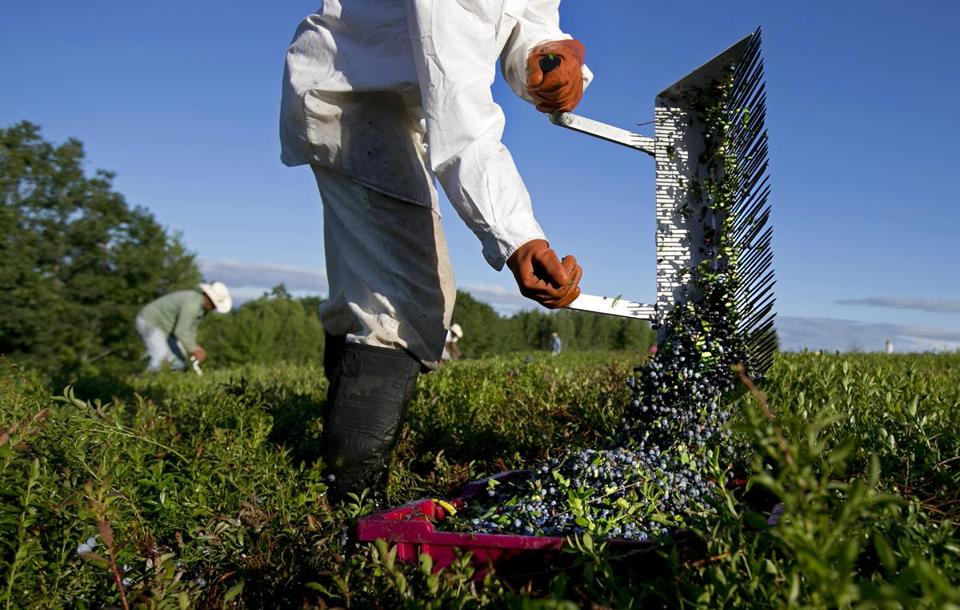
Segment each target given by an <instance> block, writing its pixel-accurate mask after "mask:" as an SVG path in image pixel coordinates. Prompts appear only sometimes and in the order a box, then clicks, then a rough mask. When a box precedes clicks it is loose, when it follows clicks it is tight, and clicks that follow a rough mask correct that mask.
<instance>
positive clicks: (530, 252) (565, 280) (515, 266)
mask: <svg viewBox="0 0 960 610" xmlns="http://www.w3.org/2000/svg"><path fill="white" fill-rule="evenodd" d="M507 267H509V268H510V271H512V272H513V277H514V278H516V280H517V286H519V287H520V294H522V295H523V296H525V297H527V298H528V299H533V300H534V301H536V302H537V303H540V304H541V305H543V306H544V307H547V308H549V309H558V308H560V307H566V306H567V305H569V304H570V303H572V302H573V300H574V299H576V298H577V297H578V296H580V278H581V276H582V275H583V269H581V268H580V265H578V264H577V259H576V258H574V257H573V256H564V257H563V260H562V261H561V260H559V259H558V258H557V253H556V252H554V251H553V250H552V249H551V248H550V244H548V243H547V242H546V241H544V240H542V239H534V240H531V241H528V242H527V243H525V244H523V245H522V246H520V247H519V248H517V251H516V252H514V253H513V254H512V255H511V256H510V258H508V259H507Z"/></svg>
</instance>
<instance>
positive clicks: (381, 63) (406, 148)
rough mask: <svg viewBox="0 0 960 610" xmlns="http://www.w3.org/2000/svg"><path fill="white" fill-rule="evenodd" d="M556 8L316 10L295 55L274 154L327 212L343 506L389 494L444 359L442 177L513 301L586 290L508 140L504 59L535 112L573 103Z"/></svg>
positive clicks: (447, 292)
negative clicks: (389, 481) (409, 414)
mask: <svg viewBox="0 0 960 610" xmlns="http://www.w3.org/2000/svg"><path fill="white" fill-rule="evenodd" d="M558 8H559V0H501V1H498V2H490V1H488V0H362V1H361V0H324V3H323V7H322V8H321V9H319V10H318V11H317V12H316V13H314V14H311V15H309V16H308V17H307V18H306V19H304V21H303V22H302V23H301V24H300V27H299V28H298V29H297V32H296V34H295V35H294V38H293V41H292V42H291V44H290V47H289V49H288V50H287V55H286V66H285V71H284V79H283V99H282V105H281V106H282V107H281V117H280V138H281V145H282V153H281V157H282V161H283V162H284V163H285V164H287V165H310V166H311V168H312V169H313V172H314V174H315V176H316V180H317V185H318V187H319V189H320V195H321V198H322V200H323V207H324V244H325V249H326V264H327V279H328V281H329V284H330V298H329V300H327V301H326V302H325V303H324V304H323V306H322V307H321V310H320V317H321V320H322V322H323V326H324V329H325V331H326V334H327V343H326V347H325V350H324V369H325V373H326V376H327V378H328V380H329V382H330V390H329V392H328V401H327V409H326V412H325V414H324V419H325V421H324V438H323V444H324V446H323V454H324V462H325V464H326V467H327V469H328V470H327V472H328V480H329V481H330V483H331V492H332V495H333V496H340V497H343V495H344V494H345V493H347V492H350V491H360V490H361V489H363V488H368V487H372V488H375V489H377V488H379V487H380V486H382V485H383V483H384V482H385V475H386V472H385V468H386V463H387V461H388V459H389V454H390V452H391V451H392V448H393V445H394V443H395V441H396V439H397V436H398V432H399V429H400V426H401V424H402V421H403V415H404V411H405V408H406V405H407V403H408V402H409V400H410V398H411V396H412V393H413V390H414V388H415V385H416V379H417V376H418V374H419V373H420V372H421V370H430V369H432V368H435V367H436V364H437V361H438V360H439V359H440V356H441V353H442V350H443V346H444V338H445V334H446V330H445V329H446V328H447V327H448V326H449V324H450V318H451V314H452V311H453V302H454V297H455V288H454V284H453V275H452V272H451V269H450V262H449V260H448V256H447V246H446V242H445V240H444V236H443V232H442V230H441V225H440V215H439V211H438V203H437V192H436V190H435V188H434V179H437V180H439V182H440V184H441V186H442V187H443V189H444V192H445V193H446V195H447V197H448V198H449V200H450V202H451V203H452V204H453V206H454V208H455V209H456V210H457V213H458V214H459V215H460V217H461V218H462V219H463V221H464V222H465V223H466V224H467V225H468V226H469V227H470V228H471V229H472V230H473V232H474V233H475V234H476V235H477V237H478V238H479V239H480V243H481V244H482V250H483V255H484V257H485V258H486V260H487V262H488V263H489V264H490V265H491V266H492V267H493V268H495V269H497V270H500V269H502V268H503V266H504V265H507V266H508V268H509V269H510V270H511V271H512V272H513V274H514V276H515V278H516V280H517V284H518V286H519V289H520V292H521V293H522V294H523V295H525V296H527V297H529V298H531V299H533V300H535V301H537V302H538V303H540V304H542V305H544V306H546V307H549V308H557V307H564V306H566V305H568V304H569V303H570V302H572V301H573V300H574V299H575V298H576V297H577V296H578V295H579V293H580V290H579V282H580V277H581V274H582V270H581V269H580V267H579V265H577V262H576V259H575V258H574V257H573V256H567V257H564V258H563V259H562V260H560V259H559V258H558V256H557V255H556V253H555V252H554V251H553V250H552V249H551V248H550V247H549V244H548V242H547V241H546V238H545V236H544V233H543V231H542V229H541V228H540V225H539V224H537V221H536V219H535V218H534V215H533V210H532V207H531V202H530V196H529V194H528V193H527V189H526V187H525V186H524V184H523V181H522V180H521V178H520V175H519V174H518V172H517V168H516V166H515V165H514V162H513V158H512V157H511V156H510V153H509V151H508V150H507V149H506V148H505V147H504V145H503V144H502V142H501V135H502V133H503V128H504V116H503V112H502V111H501V109H500V107H499V106H498V105H497V104H496V102H494V100H493V96H492V93H491V85H492V84H493V81H494V76H495V71H496V64H497V61H500V63H501V67H502V71H503V74H504V76H505V77H506V80H507V82H508V83H509V84H510V86H511V88H512V89H513V90H514V91H515V92H516V93H517V94H518V95H520V96H521V97H523V98H525V99H527V100H528V101H531V102H532V103H534V104H536V107H537V109H538V110H540V111H541V112H553V111H569V110H571V109H572V108H573V107H574V106H576V104H577V103H578V102H579V101H580V97H581V96H582V94H583V88H584V87H585V86H586V84H587V83H588V82H589V79H590V72H589V70H587V68H586V67H585V66H584V65H583V59H584V48H583V45H582V44H580V43H579V42H578V41H576V40H573V39H571V37H570V36H569V35H567V34H565V33H564V32H563V31H561V30H560V27H559V16H558Z"/></svg>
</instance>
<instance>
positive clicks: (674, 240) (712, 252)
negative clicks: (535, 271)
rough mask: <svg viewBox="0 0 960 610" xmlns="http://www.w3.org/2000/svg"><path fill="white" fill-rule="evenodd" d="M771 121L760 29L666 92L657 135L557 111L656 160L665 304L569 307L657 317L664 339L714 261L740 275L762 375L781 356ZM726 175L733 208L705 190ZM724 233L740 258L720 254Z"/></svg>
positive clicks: (752, 366) (750, 361) (742, 307)
mask: <svg viewBox="0 0 960 610" xmlns="http://www.w3.org/2000/svg"><path fill="white" fill-rule="evenodd" d="M708 112H715V113H716V112H719V113H720V116H721V121H722V123H723V125H724V127H725V129H724V132H725V138H724V139H725V141H724V142H721V143H717V142H711V141H709V140H710V132H709V131H708V130H705V125H706V123H707V118H706V115H707V113H708ZM765 118H766V92H765V87H764V76H763V59H762V57H761V55H760V30H759V29H758V30H757V31H756V32H754V33H753V34H750V35H749V36H746V37H745V38H743V39H742V40H740V41H739V42H737V43H736V44H734V45H733V46H731V47H730V48H729V49H727V50H726V51H724V52H723V53H721V54H720V55H718V56H717V57H715V58H714V59H712V60H710V61H709V62H707V63H706V64H704V65H703V66H701V67H700V68H698V69H696V70H694V71H693V72H692V73H690V74H689V75H687V76H686V77H684V78H682V79H681V80H679V81H677V82H676V83H674V84H673V85H671V86H669V87H667V88H666V89H664V90H663V91H661V92H660V94H659V95H657V98H656V104H655V114H654V125H655V137H653V138H650V137H646V136H642V135H639V134H636V133H632V132H630V131H627V130H625V129H620V128H618V127H614V126H612V125H607V124H605V123H601V122H599V121H594V120H592V119H588V118H585V117H582V116H577V115H575V114H570V113H555V114H553V115H552V116H551V120H552V121H553V122H554V123H555V124H557V125H560V126H561V127H565V128H567V129H571V130H573V131H578V132H580V133H584V134H587V135H590V136H594V137H597V138H600V139H603V140H606V141H608V142H613V143H616V144H620V145H622V146H626V147H628V148H632V149H634V150H638V151H641V152H644V153H646V154H648V155H650V156H651V157H653V158H654V159H655V161H656V217H657V232H656V247H657V292H656V303H655V304H647V303H639V302H636V301H630V300H626V299H622V298H619V297H615V298H614V297H603V296H595V295H588V294H582V295H580V297H579V298H577V300H575V301H574V302H573V303H572V304H571V305H570V306H569V307H570V308H571V309H577V310H581V311H589V312H594V313H602V314H607V315H615V316H621V317H627V318H634V319H641V320H649V321H650V322H651V323H652V324H653V325H654V326H655V327H658V328H659V329H660V337H661V339H663V337H664V333H665V331H666V329H665V328H664V326H663V321H664V319H665V317H666V316H667V314H668V313H669V312H670V310H671V309H673V308H675V307H678V306H684V305H686V304H687V303H689V302H691V301H693V300H695V299H697V297H698V291H697V289H696V286H695V285H694V283H693V282H692V280H691V271H692V270H693V269H695V268H697V267H698V266H699V265H701V263H703V262H704V261H707V263H708V264H709V265H710V266H711V267H712V268H713V270H714V271H722V272H725V273H729V274H730V275H732V276H733V280H734V282H733V285H734V286H735V289H734V294H733V296H734V303H735V308H736V311H737V314H738V315H737V317H738V327H737V329H736V330H737V332H739V333H740V336H741V338H742V340H743V342H744V344H745V347H746V354H747V362H746V363H745V364H746V365H747V370H748V371H749V372H750V374H751V375H752V376H754V377H760V376H762V375H763V373H764V372H766V370H767V369H768V368H769V367H770V365H771V363H772V361H773V352H774V350H775V349H776V335H775V333H774V330H773V324H774V315H775V314H774V311H773V303H774V295H773V285H774V276H773V269H772V266H771V265H772V261H773V253H772V251H771V248H770V242H771V239H772V236H773V229H772V227H768V226H766V225H767V222H768V220H769V218H770V205H769V194H770V186H769V181H768V175H767V131H766V128H765V126H764V120H765ZM718 173H719V174H722V176H723V177H730V176H732V177H734V178H735V180H734V181H733V183H734V184H735V188H734V189H733V192H732V193H731V194H730V195H731V198H732V201H729V202H728V205H726V206H719V205H717V203H718V202H717V201H716V199H717V193H714V192H711V191H710V189H709V188H703V185H704V184H705V183H707V182H708V181H713V182H714V183H715V182H716V181H717V180H718V179H719V178H721V176H719V175H718ZM720 231H725V232H726V238H727V240H726V241H727V242H728V243H732V244H733V249H734V252H732V253H731V252H723V253H722V252H720V251H719V250H718V248H716V247H715V246H716V243H717V241H718V240H717V235H718V233H719V232H720Z"/></svg>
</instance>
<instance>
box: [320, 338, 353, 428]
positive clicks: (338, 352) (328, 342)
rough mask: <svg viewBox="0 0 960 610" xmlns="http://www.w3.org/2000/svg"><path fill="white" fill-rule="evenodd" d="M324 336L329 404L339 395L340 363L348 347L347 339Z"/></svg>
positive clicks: (324, 358) (325, 371)
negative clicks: (345, 346)
mask: <svg viewBox="0 0 960 610" xmlns="http://www.w3.org/2000/svg"><path fill="white" fill-rule="evenodd" d="M323 336H324V341H323V374H324V375H325V376H326V378H327V384H328V385H327V403H328V404H329V403H331V402H333V397H334V396H335V395H336V393H337V385H338V384H339V382H340V363H341V362H342V360H343V346H344V345H346V342H347V338H346V337H344V336H337V335H331V334H330V333H327V332H325V333H324V334H323ZM324 413H326V412H324ZM324 417H326V415H324Z"/></svg>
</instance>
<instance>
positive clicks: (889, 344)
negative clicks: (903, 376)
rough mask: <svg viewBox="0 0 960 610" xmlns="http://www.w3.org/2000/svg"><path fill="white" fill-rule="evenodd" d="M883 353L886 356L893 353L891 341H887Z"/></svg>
mask: <svg viewBox="0 0 960 610" xmlns="http://www.w3.org/2000/svg"><path fill="white" fill-rule="evenodd" d="M884 351H885V352H887V353H888V354H892V353H893V341H891V340H889V339H887V343H886V345H885V346H884Z"/></svg>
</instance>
